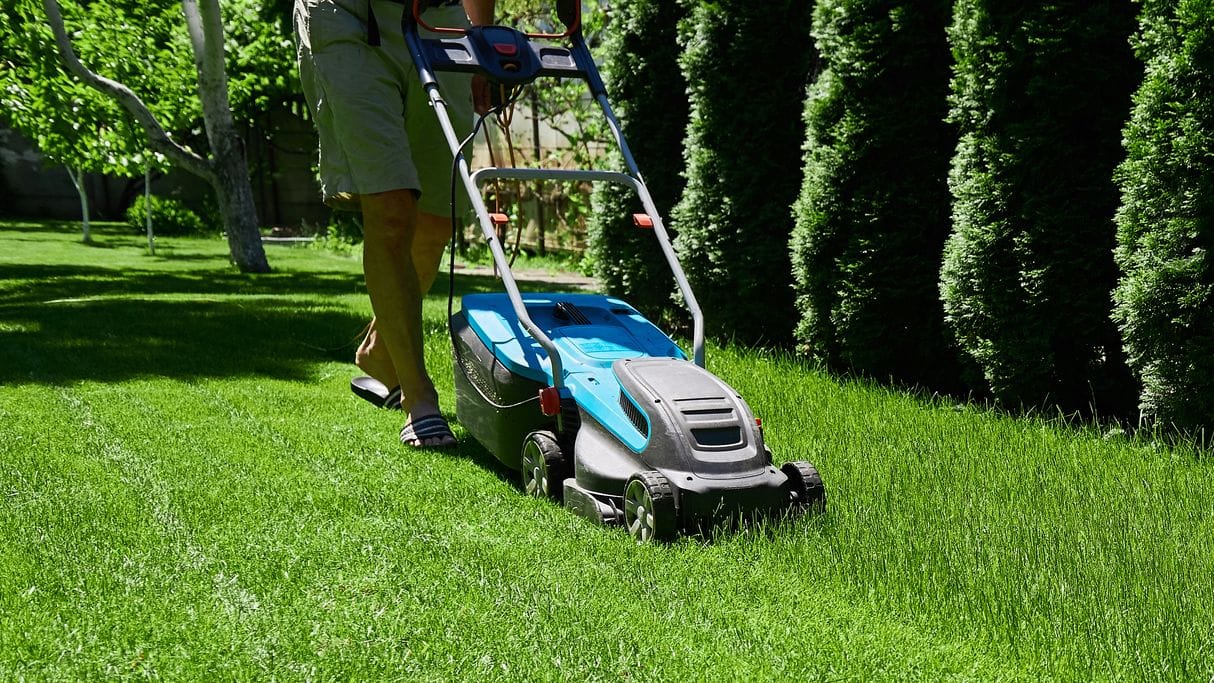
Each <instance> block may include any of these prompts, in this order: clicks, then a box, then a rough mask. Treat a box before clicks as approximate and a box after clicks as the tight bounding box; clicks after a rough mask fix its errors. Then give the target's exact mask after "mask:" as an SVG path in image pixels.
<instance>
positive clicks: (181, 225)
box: [126, 194, 221, 237]
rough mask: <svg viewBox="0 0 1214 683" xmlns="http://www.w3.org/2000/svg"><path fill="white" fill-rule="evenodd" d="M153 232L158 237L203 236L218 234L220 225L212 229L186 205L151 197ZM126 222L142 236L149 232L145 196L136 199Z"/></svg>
mask: <svg viewBox="0 0 1214 683" xmlns="http://www.w3.org/2000/svg"><path fill="white" fill-rule="evenodd" d="M151 200H152V202H151V204H152V232H153V233H155V234H156V235H158V236H165V237H173V236H181V235H201V234H204V233H208V232H210V233H218V232H219V225H221V224H219V223H213V224H212V225H211V227H208V226H207V224H206V223H205V222H204V221H203V220H202V219H201V218H199V217H198V214H196V213H194V211H193V210H192V209H190V208H189V207H188V206H186V205H185V204H183V203H181V202H180V201H178V200H176V199H172V198H170V197H157V196H156V195H151ZM126 222H127V224H128V225H130V226H131V228H132V229H133V230H134V231H135V232H138V233H140V234H142V233H144V232H146V231H147V202H146V200H145V199H144V195H142V194H141V195H138V196H137V197H135V201H134V202H133V203H132V204H131V206H130V207H129V208H127V210H126Z"/></svg>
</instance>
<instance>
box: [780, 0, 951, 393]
mask: <svg viewBox="0 0 1214 683" xmlns="http://www.w3.org/2000/svg"><path fill="white" fill-rule="evenodd" d="M951 8H952V3H951V2H949V1H948V0H932V1H927V0H921V1H918V2H906V1H905V0H883V1H881V2H873V1H871V0H823V1H822V2H819V3H818V5H817V9H816V11H815V13H814V37H815V39H816V40H817V46H818V51H819V53H820V55H821V57H820V59H821V67H822V70H821V72H820V73H819V74H818V78H817V80H816V82H815V83H814V84H813V86H812V87H811V88H810V90H809V98H808V100H807V102H806V105H805V122H806V142H805V178H804V182H803V185H802V187H801V196H800V198H799V199H798V201H797V204H796V207H795V215H796V220H797V224H796V228H795V229H794V232H793V238H792V260H793V272H794V275H795V278H796V292H797V294H798V309H799V311H800V315H801V322H800V325H799V326H798V330H797V336H798V339H799V340H800V341H801V342H803V343H804V344H805V346H806V347H807V348H808V350H809V351H810V352H811V354H812V355H813V356H814V357H816V358H818V359H820V360H821V361H824V362H825V363H826V365H827V366H828V367H831V368H834V369H837V370H846V371H853V372H858V373H861V374H864V375H868V376H872V377H876V378H879V379H887V378H895V379H897V380H900V381H904V382H911V383H917V384H925V385H929V386H932V387H933V388H948V387H950V386H952V385H954V384H955V383H956V381H957V372H958V370H957V369H956V360H955V358H956V354H955V350H954V349H952V348H951V346H950V344H949V343H948V342H947V341H946V336H945V333H944V330H943V321H944V311H943V308H942V307H941V304H940V295H939V285H938V282H939V273H940V265H941V252H942V250H943V247H944V241H945V239H946V238H947V236H948V233H949V231H950V229H951V225H952V224H951V221H950V218H949V205H950V197H949V192H948V185H947V177H948V164H949V158H950V156H951V154H952V151H953V147H954V145H955V137H954V135H953V134H952V131H950V130H949V128H948V126H947V124H946V123H945V121H944V119H945V116H946V114H947V100H946V98H947V95H948V82H949V67H950V65H951V63H952V60H951V57H950V55H949V50H948V44H947V41H946V40H945V34H944V29H945V26H946V25H947V24H948V20H949V13H950V11H951Z"/></svg>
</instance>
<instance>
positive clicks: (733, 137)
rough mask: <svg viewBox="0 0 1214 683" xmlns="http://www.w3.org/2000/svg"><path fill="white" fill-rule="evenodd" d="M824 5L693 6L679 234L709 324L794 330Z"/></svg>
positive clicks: (728, 331)
mask: <svg viewBox="0 0 1214 683" xmlns="http://www.w3.org/2000/svg"><path fill="white" fill-rule="evenodd" d="M811 12H812V3H807V2H802V1H799V0H797V1H793V0H778V1H776V2H750V1H748V0H715V1H713V2H703V3H700V4H698V5H697V6H696V7H695V10H694V12H693V17H692V20H693V22H694V23H693V28H692V30H691V31H690V32H689V34H688V36H687V41H688V42H687V50H686V52H685V53H684V55H683V59H682V64H683V69H684V73H685V74H686V77H687V82H688V85H689V98H690V101H691V115H690V116H691V118H690V122H689V124H688V135H687V140H686V148H685V149H686V151H685V156H686V162H687V188H686V190H685V191H684V193H683V197H682V199H681V200H680V202H679V205H678V207H677V208H676V209H675V212H674V216H675V228H676V230H677V231H678V238H677V241H676V244H677V246H678V251H679V255H680V258H681V259H682V261H683V265H684V267H685V269H686V271H687V275H688V278H689V279H690V280H691V282H692V285H693V286H694V288H695V291H696V296H697V298H698V299H699V302H700V304H701V306H702V307H703V308H704V310H705V313H706V318H707V325H708V331H709V333H710V334H713V335H715V336H718V337H720V336H728V337H733V338H736V339H737V340H738V341H741V342H745V343H763V344H786V343H788V342H790V341H791V340H792V331H793V326H794V322H795V320H796V314H795V310H794V306H793V290H792V265H791V262H790V259H789V253H788V241H789V236H790V235H791V233H792V225H793V220H792V215H791V212H790V210H789V207H791V206H792V204H793V202H794V201H795V200H796V198H797V191H798V189H799V187H800V185H801V183H800V172H799V171H800V165H801V164H800V147H801V140H802V137H803V126H802V124H801V106H802V103H801V98H800V94H801V93H803V92H805V87H806V84H807V81H808V79H809V73H810V66H811V63H812V54H813V49H812V46H811V44H810V38H809V22H810V14H811Z"/></svg>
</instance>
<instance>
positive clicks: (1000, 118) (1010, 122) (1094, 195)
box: [941, 0, 1141, 414]
mask: <svg viewBox="0 0 1214 683" xmlns="http://www.w3.org/2000/svg"><path fill="white" fill-rule="evenodd" d="M955 12H956V13H955V17H954V23H953V25H952V27H951V29H950V32H949V35H950V39H951V41H952V45H953V54H954V56H955V59H956V67H955V76H954V79H953V95H952V106H953V108H952V112H951V119H952V121H953V122H954V123H956V124H957V125H958V126H959V127H960V133H961V141H960V144H959V145H958V148H957V154H956V156H955V157H954V160H953V169H952V174H951V177H950V187H951V189H952V192H953V196H954V200H955V203H954V207H953V220H954V232H953V234H952V235H951V236H950V238H949V241H948V245H947V248H946V254H945V264H944V267H943V269H942V275H941V277H942V284H941V289H942V294H943V297H944V303H945V312H946V319H947V322H948V325H949V327H950V328H951V330H952V331H953V333H954V334H955V335H956V338H957V340H958V343H959V344H960V346H961V348H962V349H963V350H964V352H965V353H966V354H968V355H969V356H970V357H971V358H972V359H973V360H974V361H975V362H976V363H977V365H978V367H979V368H980V369H981V372H982V374H983V376H984V379H985V383H987V384H989V387H990V390H991V391H992V393H993V394H994V397H995V399H996V400H998V401H999V402H1001V403H1002V404H1003V405H1006V406H1008V407H1012V408H1016V407H1022V406H1041V405H1046V404H1050V403H1054V404H1057V405H1059V406H1061V407H1063V408H1064V409H1066V410H1068V411H1071V410H1080V411H1086V410H1089V409H1092V408H1094V409H1096V410H1098V411H1100V412H1101V413H1103V414H1109V413H1114V414H1115V413H1120V412H1124V411H1125V410H1126V408H1127V404H1128V403H1129V401H1130V400H1131V399H1130V397H1131V396H1132V391H1133V389H1132V385H1131V382H1130V381H1129V377H1128V371H1127V370H1126V369H1125V365H1124V361H1123V358H1122V354H1121V351H1120V348H1121V344H1120V340H1119V338H1118V335H1117V331H1116V329H1115V327H1114V326H1113V324H1112V322H1111V320H1110V318H1109V316H1110V313H1111V297H1110V294H1111V292H1112V289H1113V287H1114V284H1115V281H1116V267H1115V265H1114V263H1113V257H1112V250H1113V245H1114V241H1115V231H1114V229H1113V225H1112V218H1113V215H1114V213H1115V211H1116V206H1117V193H1116V187H1115V186H1114V185H1113V183H1112V181H1111V178H1112V171H1113V169H1114V167H1115V166H1116V164H1117V162H1118V161H1119V158H1120V155H1121V152H1120V149H1119V147H1118V140H1119V131H1120V128H1121V126H1122V125H1123V123H1124V120H1125V116H1126V112H1127V110H1128V106H1129V98H1130V93H1131V92H1132V90H1133V88H1134V87H1135V86H1136V84H1137V82H1138V78H1139V74H1140V73H1141V69H1140V67H1139V66H1138V65H1137V63H1136V62H1135V61H1134V59H1133V55H1132V53H1131V52H1130V49H1129V44H1128V42H1127V39H1128V37H1129V35H1130V33H1131V31H1132V28H1133V20H1134V11H1133V8H1132V6H1131V4H1130V1H1129V0H1110V1H1105V2H1097V3H1089V2H1078V1H1075V0H1069V1H1065V2H1048V3H1042V4H1037V5H1032V6H1031V7H1028V6H1022V5H1019V4H1008V3H1003V2H996V1H994V0H961V1H960V2H959V3H958V4H957V6H956V10H955ZM975 380H976V378H975Z"/></svg>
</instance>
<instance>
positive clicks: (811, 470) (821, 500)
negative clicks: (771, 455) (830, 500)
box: [780, 460, 826, 512]
mask: <svg viewBox="0 0 1214 683" xmlns="http://www.w3.org/2000/svg"><path fill="white" fill-rule="evenodd" d="M780 471H782V472H783V473H784V476H786V477H788V485H789V487H790V488H791V490H792V501H791V503H792V504H791V508H792V509H793V510H797V511H799V512H809V511H811V510H813V511H817V512H825V511H826V485H825V484H823V483H822V475H820V474H818V468H816V467H814V466H813V465H812V464H810V463H808V462H805V461H804V460H793V461H791V462H786V463H784V464H783V465H782V466H780Z"/></svg>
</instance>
